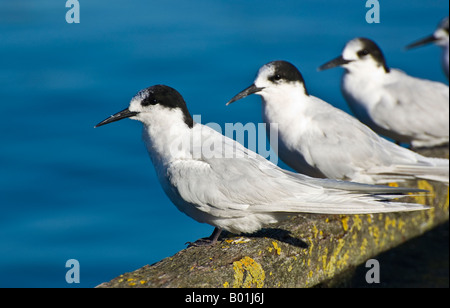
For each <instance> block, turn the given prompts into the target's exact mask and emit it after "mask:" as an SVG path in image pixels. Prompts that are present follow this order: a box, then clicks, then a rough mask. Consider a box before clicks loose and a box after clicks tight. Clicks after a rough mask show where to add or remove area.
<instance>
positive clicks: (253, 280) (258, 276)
mask: <svg viewBox="0 0 450 308" xmlns="http://www.w3.org/2000/svg"><path fill="white" fill-rule="evenodd" d="M233 270H234V282H233V288H250V287H257V288H262V287H263V286H264V280H265V278H266V277H265V273H264V270H263V268H262V266H261V265H260V264H259V263H257V262H256V261H255V260H253V259H252V258H250V257H244V258H242V259H241V260H239V261H235V262H233Z"/></svg>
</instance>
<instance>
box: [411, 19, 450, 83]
mask: <svg viewBox="0 0 450 308" xmlns="http://www.w3.org/2000/svg"><path fill="white" fill-rule="evenodd" d="M448 24H449V21H448V16H447V17H445V18H444V19H443V20H442V21H441V22H440V23H439V25H438V27H437V29H436V31H434V33H433V34H432V35H430V36H427V37H425V38H423V39H421V40H418V41H416V42H414V43H412V44H409V45H408V46H406V49H412V48H416V47H419V46H424V45H428V44H431V43H434V44H436V45H438V46H440V47H441V48H442V55H441V63H442V69H443V70H444V73H445V75H447V79H448V78H449V77H448V61H449V60H448V41H449V39H448V28H449V26H448Z"/></svg>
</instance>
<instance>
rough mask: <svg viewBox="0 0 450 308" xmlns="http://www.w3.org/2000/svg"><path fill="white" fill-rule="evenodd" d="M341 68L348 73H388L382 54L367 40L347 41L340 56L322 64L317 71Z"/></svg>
mask: <svg viewBox="0 0 450 308" xmlns="http://www.w3.org/2000/svg"><path fill="white" fill-rule="evenodd" d="M337 66H342V67H343V68H345V69H346V70H347V71H350V72H360V71H383V72H385V73H389V68H388V67H387V65H386V60H385V58H384V55H383V52H382V51H381V49H380V47H378V45H377V44H375V42H373V41H372V40H369V39H367V38H355V39H353V40H351V41H349V42H348V43H347V44H346V45H345V47H344V50H343V51H342V55H341V56H339V57H337V58H335V59H333V60H331V61H329V62H327V63H325V64H323V65H322V66H320V67H319V71H323V70H326V69H330V68H334V67H337Z"/></svg>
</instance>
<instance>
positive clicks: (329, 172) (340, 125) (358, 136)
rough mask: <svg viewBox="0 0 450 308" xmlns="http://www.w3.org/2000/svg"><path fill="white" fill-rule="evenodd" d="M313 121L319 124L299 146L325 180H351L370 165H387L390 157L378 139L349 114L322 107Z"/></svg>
mask: <svg viewBox="0 0 450 308" xmlns="http://www.w3.org/2000/svg"><path fill="white" fill-rule="evenodd" d="M318 105H319V104H318ZM312 122H314V123H320V124H318V125H317V128H311V129H309V131H308V134H309V135H308V136H302V138H301V140H300V141H299V142H301V143H302V145H299V147H303V148H305V147H307V149H306V150H307V151H308V152H309V153H310V157H311V159H312V160H313V161H312V163H313V164H314V165H315V166H317V168H319V169H320V170H321V171H322V172H323V173H324V174H325V175H326V176H327V177H328V178H333V179H353V180H354V179H355V178H358V174H365V173H367V171H368V170H369V169H370V168H372V167H373V166H384V165H389V164H390V160H391V155H390V153H389V151H387V149H386V148H385V147H384V146H383V144H384V143H383V141H382V140H381V137H379V136H378V135H377V134H376V133H374V132H373V131H372V130H371V129H370V128H369V127H367V126H366V125H364V124H362V123H361V122H359V121H358V120H357V119H355V118H353V117H352V116H350V115H349V114H347V113H345V112H343V111H341V110H339V109H337V108H334V107H332V106H326V107H325V106H322V107H321V108H320V110H317V112H316V113H315V115H314V116H313V121H312ZM360 181H363V179H361V180H360ZM363 182H371V181H370V179H366V180H364V181H363Z"/></svg>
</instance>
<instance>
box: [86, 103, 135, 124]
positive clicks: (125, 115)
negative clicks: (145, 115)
mask: <svg viewBox="0 0 450 308" xmlns="http://www.w3.org/2000/svg"><path fill="white" fill-rule="evenodd" d="M138 113H139V112H135V111H130V110H129V109H128V108H127V109H124V110H122V111H120V112H118V113H116V114H114V115H112V116H110V117H109V118H107V119H106V120H103V121H101V122H100V123H98V124H97V125H95V126H94V128H97V127H100V126H102V125H105V124H109V123H112V122H116V121H119V120H122V119H125V118H129V117H133V116H135V115H137V114H138Z"/></svg>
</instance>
